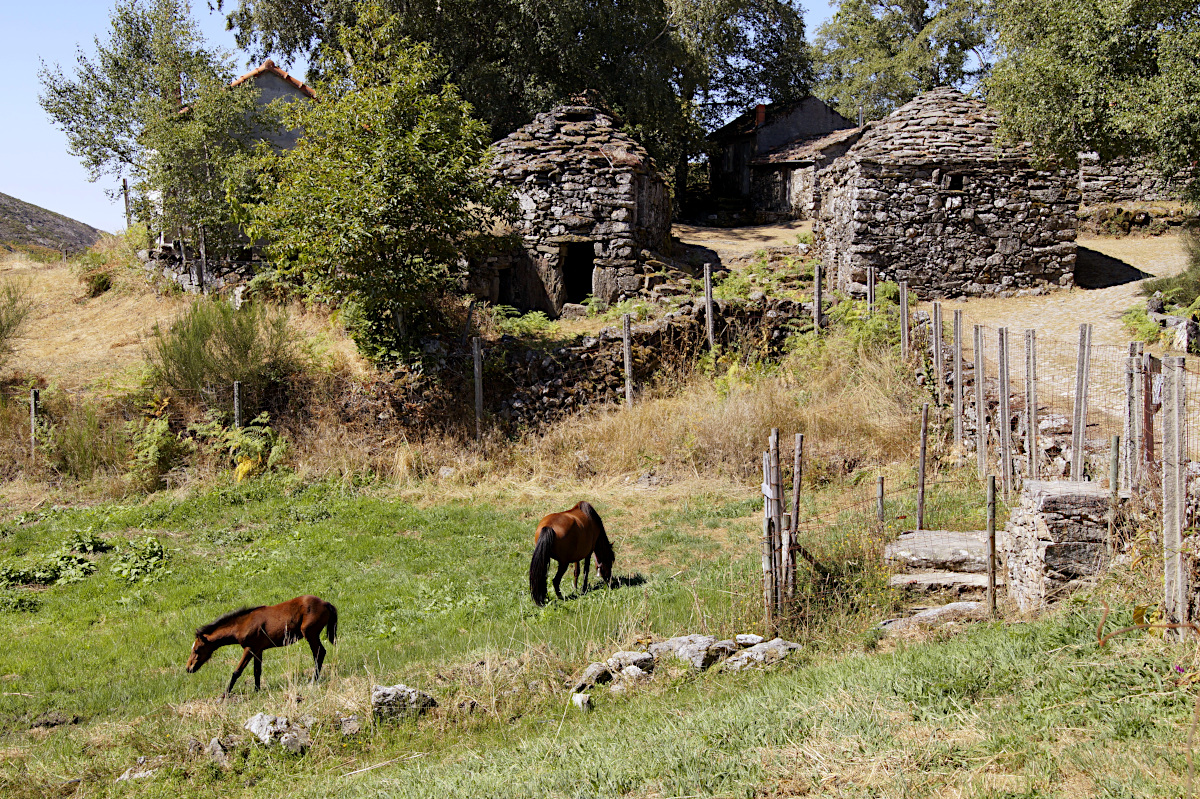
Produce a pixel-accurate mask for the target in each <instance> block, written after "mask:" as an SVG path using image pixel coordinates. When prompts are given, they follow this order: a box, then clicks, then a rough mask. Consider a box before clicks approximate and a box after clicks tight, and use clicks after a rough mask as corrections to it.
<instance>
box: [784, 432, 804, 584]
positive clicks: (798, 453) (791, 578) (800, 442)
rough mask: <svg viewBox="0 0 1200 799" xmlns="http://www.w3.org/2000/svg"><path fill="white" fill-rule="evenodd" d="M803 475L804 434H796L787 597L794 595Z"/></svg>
mask: <svg viewBox="0 0 1200 799" xmlns="http://www.w3.org/2000/svg"><path fill="white" fill-rule="evenodd" d="M803 476H804V434H803V433H797V434H796V445H795V448H794V450H793V453H792V512H791V515H790V516H789V517H788V518H789V519H791V523H790V524H789V525H788V529H789V530H790V531H791V532H790V534H789V535H788V546H787V550H786V553H787V564H788V566H787V568H788V574H787V595H788V599H792V598H793V597H794V596H796V552H795V549H796V537H797V534H798V533H799V532H800V484H801V480H802V478H803Z"/></svg>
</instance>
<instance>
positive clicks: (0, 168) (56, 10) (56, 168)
mask: <svg viewBox="0 0 1200 799" xmlns="http://www.w3.org/2000/svg"><path fill="white" fill-rule="evenodd" d="M230 4H232V3H230ZM803 5H804V6H805V8H806V9H807V11H806V13H805V22H806V25H807V28H808V35H809V39H810V40H811V38H812V35H813V33H814V32H815V31H816V29H817V27H818V26H819V25H820V24H821V23H822V22H824V21H825V20H826V19H827V18H828V17H829V15H830V9H829V5H828V0H806V2H805V3H804V4H803ZM111 6H112V3H111V2H109V1H108V0H0V31H3V32H4V34H5V35H4V46H3V47H0V75H2V76H3V79H2V82H0V87H2V88H0V108H3V110H4V116H5V118H4V120H2V121H0V192H3V193H4V194H8V195H11V196H13V197H16V198H18V199H20V200H24V201H26V202H29V203H33V204H34V205H40V206H41V207H43V208H48V209H49V210H51V211H56V212H58V213H60V214H65V215H66V216H69V217H72V218H74V219H78V220H79V221H81V222H86V223H87V224H89V225H92V226H94V227H98V228H100V229H102V230H109V231H115V230H119V229H121V228H123V227H124V226H125V219H124V207H123V205H121V203H119V202H116V203H114V202H110V201H109V199H108V197H107V196H105V193H104V192H105V189H111V188H113V186H112V181H111V180H109V181H108V182H107V184H106V183H105V182H104V181H102V182H99V183H89V182H88V179H87V173H86V172H85V171H84V169H83V167H82V166H81V165H80V164H79V161H78V159H76V158H75V157H74V156H72V155H71V154H70V153H68V152H67V141H66V138H65V137H64V136H63V135H62V133H61V132H60V131H59V130H58V129H57V128H55V127H54V126H53V125H52V124H50V121H49V120H48V119H47V118H46V114H45V112H43V111H42V107H41V106H40V105H38V100H37V97H38V91H39V90H40V85H39V83H38V77H37V73H38V69H39V67H40V65H41V61H45V62H46V63H47V64H49V65H54V64H61V65H62V67H63V69H64V71H66V72H68V73H70V72H71V70H72V69H73V67H74V64H75V54H76V50H77V46H82V48H83V50H84V52H86V53H88V54H89V55H91V54H92V53H93V52H94V50H93V43H92V40H93V38H94V37H96V36H100V37H101V39H105V38H106V37H107V31H108V12H109V9H110V8H111ZM192 13H193V15H194V16H195V17H196V19H197V20H198V21H199V22H200V25H201V27H202V29H203V30H204V34H205V36H206V38H207V40H208V43H209V44H210V45H213V44H215V45H217V46H219V47H222V48H224V49H226V50H228V51H230V52H234V53H235V56H236V57H237V60H238V65H239V66H245V65H246V63H247V58H246V55H245V54H244V53H237V52H236V50H237V48H236V46H235V45H234V42H233V34H231V33H228V32H226V31H225V21H224V19H223V18H222V17H221V16H220V15H218V14H216V13H211V12H209V10H208V4H207V3H206V2H205V0H193V7H192ZM39 59H40V60H39ZM298 71H299V70H298ZM300 77H301V78H303V75H300Z"/></svg>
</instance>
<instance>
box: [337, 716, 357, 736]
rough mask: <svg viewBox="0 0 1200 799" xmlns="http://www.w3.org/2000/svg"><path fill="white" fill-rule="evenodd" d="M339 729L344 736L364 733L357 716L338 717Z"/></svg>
mask: <svg viewBox="0 0 1200 799" xmlns="http://www.w3.org/2000/svg"><path fill="white" fill-rule="evenodd" d="M338 728H339V729H340V730H341V733H342V735H358V734H359V732H361V731H362V724H360V723H359V721H358V716H357V715H356V714H352V715H349V716H338Z"/></svg>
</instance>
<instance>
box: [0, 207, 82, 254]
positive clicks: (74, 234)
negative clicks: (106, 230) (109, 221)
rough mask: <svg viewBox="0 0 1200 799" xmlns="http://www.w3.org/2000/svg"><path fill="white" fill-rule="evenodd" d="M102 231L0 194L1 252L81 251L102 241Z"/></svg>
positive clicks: (51, 252)
mask: <svg viewBox="0 0 1200 799" xmlns="http://www.w3.org/2000/svg"><path fill="white" fill-rule="evenodd" d="M100 235H101V231H99V230H97V229H96V228H94V227H92V226H91V225H85V224H84V223H83V222H79V221H76V220H74V219H71V218H70V217H66V216H63V215H62V214H56V213H54V212H53V211H48V210H46V209H45V208H40V207H38V206H36V205H32V204H30V203H27V202H24V201H22V200H18V199H17V198H16V197H10V196H8V195H7V194H0V252H4V251H8V252H14V251H21V252H26V253H28V254H31V255H34V256H53V257H57V256H59V255H60V254H61V253H63V252H66V253H68V254H78V253H81V252H83V251H84V250H86V249H87V248H88V247H91V246H92V245H93V244H95V243H96V242H97V241H99V240H100Z"/></svg>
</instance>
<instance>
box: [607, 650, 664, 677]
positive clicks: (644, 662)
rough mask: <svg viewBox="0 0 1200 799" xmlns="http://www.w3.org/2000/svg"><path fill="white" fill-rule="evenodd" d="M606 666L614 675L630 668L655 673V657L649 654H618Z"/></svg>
mask: <svg viewBox="0 0 1200 799" xmlns="http://www.w3.org/2000/svg"><path fill="white" fill-rule="evenodd" d="M604 665H606V666H607V667H608V670H609V671H610V672H613V673H617V672H623V671H624V670H625V669H628V668H630V667H636V668H638V669H640V670H641V671H654V655H651V654H650V653H649V652H616V653H614V654H613V656H612V657H610V658H609V659H608V660H606V661H605V663H604Z"/></svg>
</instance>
